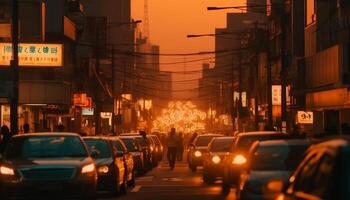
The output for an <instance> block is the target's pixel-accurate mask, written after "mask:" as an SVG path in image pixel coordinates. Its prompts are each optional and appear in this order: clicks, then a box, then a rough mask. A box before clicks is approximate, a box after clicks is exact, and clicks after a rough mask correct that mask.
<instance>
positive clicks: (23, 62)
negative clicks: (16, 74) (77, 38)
mask: <svg viewBox="0 0 350 200" xmlns="http://www.w3.org/2000/svg"><path fill="white" fill-rule="evenodd" d="M11 59H12V44H11V43H0V66H10V61H11ZM18 59H19V66H31V67H62V66H63V45H62V44H45V43H37V44H30V43H20V44H19V45H18Z"/></svg>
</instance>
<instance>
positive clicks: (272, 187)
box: [265, 180, 285, 194]
mask: <svg viewBox="0 0 350 200" xmlns="http://www.w3.org/2000/svg"><path fill="white" fill-rule="evenodd" d="M284 187H285V184H284V182H283V181H282V180H270V181H269V182H267V183H266V184H265V188H266V192H267V193H269V194H276V193H281V192H283V190H284Z"/></svg>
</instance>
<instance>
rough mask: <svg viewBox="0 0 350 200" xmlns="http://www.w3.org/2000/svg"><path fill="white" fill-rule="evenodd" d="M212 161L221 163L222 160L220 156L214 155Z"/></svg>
mask: <svg viewBox="0 0 350 200" xmlns="http://www.w3.org/2000/svg"><path fill="white" fill-rule="evenodd" d="M211 161H213V163H215V164H219V163H220V162H221V158H220V157H219V156H213V157H212V158H211Z"/></svg>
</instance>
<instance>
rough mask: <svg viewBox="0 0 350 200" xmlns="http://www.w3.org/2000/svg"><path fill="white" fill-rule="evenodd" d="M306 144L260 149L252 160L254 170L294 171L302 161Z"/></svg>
mask: <svg viewBox="0 0 350 200" xmlns="http://www.w3.org/2000/svg"><path fill="white" fill-rule="evenodd" d="M306 148H307V145H306V144H303V145H302V144H300V145H288V146H286V145H274V146H263V147H259V148H258V150H257V151H256V152H255V153H254V155H253V158H252V165H251V166H252V170H257V171H274V170H288V171H290V170H293V169H295V167H296V166H297V165H298V163H299V162H300V161H301V159H302V156H303V153H304V151H305V150H306Z"/></svg>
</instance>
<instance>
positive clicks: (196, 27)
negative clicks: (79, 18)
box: [131, 0, 246, 99]
mask: <svg viewBox="0 0 350 200" xmlns="http://www.w3.org/2000/svg"><path fill="white" fill-rule="evenodd" d="M131 2H132V17H133V18H134V19H142V20H144V17H143V13H144V12H143V3H144V1H143V0H133V1H131ZM148 3H149V30H150V39H151V42H152V43H154V44H157V45H160V51H161V53H188V52H204V51H213V50H214V49H215V38H214V37H203V38H193V39H188V38H187V37H186V36H187V35H188V34H203V33H214V32H215V28H224V27H226V14H227V13H229V12H240V11H237V10H231V9H230V10H218V11H207V9H206V8H207V7H208V6H242V5H246V1H245V0H235V1H222V0H185V1H184V0H181V1H170V0H165V1H164V0H152V1H148ZM143 24H144V23H141V24H140V28H141V29H142V26H143ZM203 57H205V58H209V57H212V55H210V56H208V55H206V56H195V57H194V56H187V57H166V56H161V57H160V62H161V63H165V62H179V61H180V62H181V61H185V60H187V61H188V60H193V59H198V58H203ZM210 61H214V59H212V60H208V61H207V62H210ZM160 68H161V70H166V71H192V70H201V69H202V62H195V63H189V64H175V65H162V64H161V65H160ZM200 76H201V72H198V73H191V74H174V75H173V77H172V79H173V80H189V79H197V78H199V77H200ZM197 84H198V83H196V82H193V83H191V84H189V83H186V84H180V83H174V84H173V89H174V90H181V89H190V88H193V87H197ZM175 95H176V96H178V97H186V99H187V98H189V97H192V96H197V95H198V94H197V93H195V92H193V91H185V92H176V94H175Z"/></svg>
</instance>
